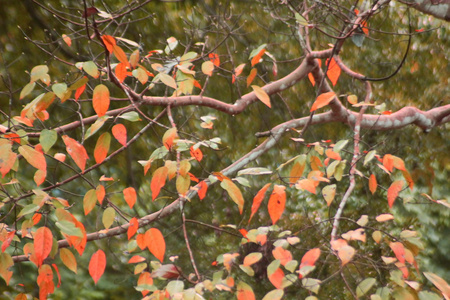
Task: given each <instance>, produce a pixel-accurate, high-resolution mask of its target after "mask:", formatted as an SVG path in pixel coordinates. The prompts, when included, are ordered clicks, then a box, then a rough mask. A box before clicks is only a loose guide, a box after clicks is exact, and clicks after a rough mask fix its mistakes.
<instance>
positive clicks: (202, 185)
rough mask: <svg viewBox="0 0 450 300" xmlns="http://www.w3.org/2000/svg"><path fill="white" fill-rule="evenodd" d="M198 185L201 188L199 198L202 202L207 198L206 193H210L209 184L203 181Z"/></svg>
mask: <svg viewBox="0 0 450 300" xmlns="http://www.w3.org/2000/svg"><path fill="white" fill-rule="evenodd" d="M198 185H199V186H200V188H199V190H198V197H199V198H200V200H203V199H204V198H205V196H206V192H207V191H208V184H207V183H206V182H204V181H201V182H200V183H199V184H198Z"/></svg>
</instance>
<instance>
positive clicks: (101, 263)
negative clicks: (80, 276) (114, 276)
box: [89, 249, 106, 284]
mask: <svg viewBox="0 0 450 300" xmlns="http://www.w3.org/2000/svg"><path fill="white" fill-rule="evenodd" d="M105 267H106V256H105V252H103V251H102V250H101V249H99V250H98V251H97V252H95V253H94V254H93V255H92V257H91V260H90V262H89V275H91V277H92V279H94V282H95V284H97V282H98V280H99V279H100V277H102V275H103V272H105Z"/></svg>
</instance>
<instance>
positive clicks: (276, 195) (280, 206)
mask: <svg viewBox="0 0 450 300" xmlns="http://www.w3.org/2000/svg"><path fill="white" fill-rule="evenodd" d="M285 190H286V187H285V186H284V185H275V186H274V187H273V192H272V195H271V196H270V198H269V203H268V205H267V208H268V210H269V215H270V218H271V219H272V224H275V223H276V222H277V221H278V220H279V219H280V217H281V215H282V214H283V211H284V207H285V205H286V191H285Z"/></svg>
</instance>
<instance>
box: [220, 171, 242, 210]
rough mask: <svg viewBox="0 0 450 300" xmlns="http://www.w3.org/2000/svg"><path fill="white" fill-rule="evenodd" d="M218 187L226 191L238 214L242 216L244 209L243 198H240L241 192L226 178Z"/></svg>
mask: <svg viewBox="0 0 450 300" xmlns="http://www.w3.org/2000/svg"><path fill="white" fill-rule="evenodd" d="M220 186H221V187H222V188H223V189H224V190H226V191H227V193H228V195H229V196H230V198H231V199H232V200H233V201H234V203H236V204H237V206H238V208H239V213H240V214H241V215H242V211H243V209H244V197H243V196H242V193H241V190H240V189H239V188H238V187H237V185H235V184H234V182H233V181H231V180H230V179H228V178H224V179H223V180H222V182H221V183H220Z"/></svg>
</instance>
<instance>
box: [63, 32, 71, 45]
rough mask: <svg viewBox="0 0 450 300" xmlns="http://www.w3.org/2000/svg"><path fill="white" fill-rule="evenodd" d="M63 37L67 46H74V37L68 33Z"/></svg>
mask: <svg viewBox="0 0 450 300" xmlns="http://www.w3.org/2000/svg"><path fill="white" fill-rule="evenodd" d="M62 38H63V40H64V42H65V43H66V44H67V46H69V47H70V46H72V39H71V38H70V37H69V36H68V35H66V34H63V35H62Z"/></svg>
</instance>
